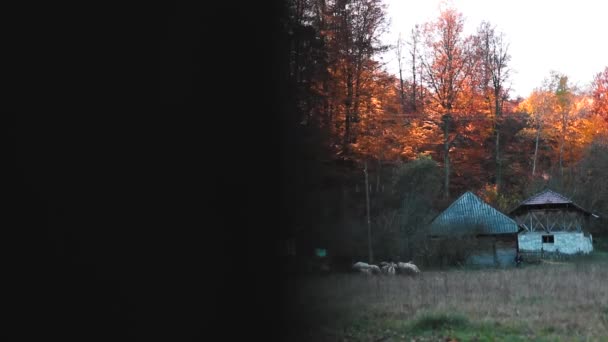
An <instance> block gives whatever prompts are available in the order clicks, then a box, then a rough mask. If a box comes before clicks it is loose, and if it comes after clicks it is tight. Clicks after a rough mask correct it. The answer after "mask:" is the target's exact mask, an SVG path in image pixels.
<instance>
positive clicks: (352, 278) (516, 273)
mask: <svg viewBox="0 0 608 342" xmlns="http://www.w3.org/2000/svg"><path fill="white" fill-rule="evenodd" d="M284 303H285V305H286V308H285V310H286V315H287V316H286V317H287V319H288V321H289V325H288V327H287V328H289V330H290V336H287V337H286V340H287V341H451V340H455V341H505V340H506V341H530V340H533V341H608V253H606V252H602V251H596V252H595V253H594V254H593V255H592V256H590V257H583V258H580V259H578V260H574V261H570V262H568V263H542V264H539V265H528V266H523V267H521V268H511V269H487V270H449V271H427V272H425V271H424V270H423V275H422V276H420V277H418V278H409V277H400V276H397V277H387V276H375V277H369V276H364V275H360V274H333V275H326V276H316V277H300V278H292V279H290V282H289V286H288V287H287V293H286V297H285V299H284Z"/></svg>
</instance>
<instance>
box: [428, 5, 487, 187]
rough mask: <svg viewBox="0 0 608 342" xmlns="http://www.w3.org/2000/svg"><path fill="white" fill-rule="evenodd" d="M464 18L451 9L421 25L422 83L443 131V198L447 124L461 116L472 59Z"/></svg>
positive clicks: (447, 165) (447, 173)
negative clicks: (424, 84) (427, 89)
mask: <svg viewBox="0 0 608 342" xmlns="http://www.w3.org/2000/svg"><path fill="white" fill-rule="evenodd" d="M463 26H464V17H463V15H462V14H461V13H459V12H457V11H456V10H455V9H446V10H442V11H441V13H440V15H439V18H438V19H437V20H436V21H434V22H430V23H426V24H425V25H424V30H423V32H424V49H425V51H424V54H423V56H422V60H421V65H422V70H423V80H424V82H425V83H426V85H427V87H428V88H429V90H430V99H431V101H432V108H429V109H430V110H431V111H432V112H433V114H435V115H439V116H440V117H441V124H440V125H441V126H442V127H443V131H444V137H443V145H444V149H443V154H444V156H443V157H444V163H443V164H444V165H443V166H444V196H445V198H448V197H449V194H450V156H449V151H450V147H451V146H450V145H451V141H450V124H451V121H452V120H453V114H455V113H457V112H462V108H463V107H464V105H463V103H462V102H463V100H464V97H463V95H464V91H465V89H466V86H467V82H468V81H469V78H470V75H471V71H472V70H473V67H474V65H475V61H476V59H475V58H474V55H473V53H472V48H471V42H472V39H471V37H465V36H464V34H463Z"/></svg>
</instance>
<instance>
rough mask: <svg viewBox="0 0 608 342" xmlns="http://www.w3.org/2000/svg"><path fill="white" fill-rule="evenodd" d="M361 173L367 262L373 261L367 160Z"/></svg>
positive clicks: (371, 262)
mask: <svg viewBox="0 0 608 342" xmlns="http://www.w3.org/2000/svg"><path fill="white" fill-rule="evenodd" d="M363 173H365V204H366V207H367V253H368V258H369V263H370V264H373V263H374V252H373V250H372V223H371V220H370V217H369V183H368V180H367V179H368V176H367V160H366V161H365V168H364V169H363Z"/></svg>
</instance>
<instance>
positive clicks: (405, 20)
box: [383, 0, 608, 98]
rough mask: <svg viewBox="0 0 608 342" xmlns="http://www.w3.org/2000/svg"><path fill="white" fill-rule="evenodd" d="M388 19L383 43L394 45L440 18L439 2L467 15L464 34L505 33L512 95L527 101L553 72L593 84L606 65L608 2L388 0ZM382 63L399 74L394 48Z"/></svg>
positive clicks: (580, 0) (607, 55)
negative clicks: (488, 29) (482, 28)
mask: <svg viewBox="0 0 608 342" xmlns="http://www.w3.org/2000/svg"><path fill="white" fill-rule="evenodd" d="M385 3H386V4H387V5H388V8H387V12H388V16H389V18H390V19H389V20H390V26H389V32H387V33H386V34H385V35H384V39H383V40H384V42H385V43H387V44H392V45H395V44H396V42H397V38H398V35H399V33H400V32H401V34H402V36H404V37H407V35H408V33H409V32H410V31H411V29H412V27H413V26H414V25H415V24H422V23H425V22H428V21H432V20H434V19H436V18H437V17H438V15H439V8H440V7H439V6H440V4H441V3H447V4H449V5H450V6H451V7H454V8H455V9H456V10H458V11H459V12H461V13H462V14H463V15H464V18H465V23H464V31H465V34H472V33H474V32H475V31H476V29H477V27H478V26H479V24H480V23H481V22H482V21H483V20H485V21H489V22H490V23H491V24H493V25H494V26H496V30H497V31H498V32H503V33H504V34H505V38H506V42H507V43H508V44H509V51H510V54H511V62H510V67H511V69H512V73H511V82H510V83H511V89H512V90H511V97H512V98H515V97H517V96H521V97H524V98H525V97H527V96H528V95H529V94H530V92H531V91H532V90H533V89H534V88H536V87H539V86H540V85H541V84H542V81H543V79H545V78H546V77H547V76H548V75H549V73H550V71H551V70H555V71H557V72H560V73H563V74H565V75H567V76H568V79H569V80H570V82H572V84H573V85H577V86H579V87H586V86H589V84H590V83H591V81H592V80H593V77H594V76H595V75H596V74H597V73H599V72H600V71H602V70H603V69H604V68H605V67H606V66H608V39H607V38H608V37H607V36H608V3H605V4H604V3H603V1H598V0H576V1H565V0H510V1H505V0H502V1H498V0H451V1H445V0H385ZM383 60H384V61H385V62H387V65H386V68H387V70H388V71H389V72H390V73H393V74H395V75H398V67H397V58H396V56H395V52H394V50H393V51H391V52H389V53H387V54H385V55H384V56H383Z"/></svg>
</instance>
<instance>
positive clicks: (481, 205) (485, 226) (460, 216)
mask: <svg viewBox="0 0 608 342" xmlns="http://www.w3.org/2000/svg"><path fill="white" fill-rule="evenodd" d="M517 231H518V227H517V223H516V222H515V221H513V219H511V218H510V217H508V216H506V215H505V214H503V213H501V212H500V211H498V210H496V209H494V208H492V207H491V206H490V205H489V204H487V203H485V202H484V201H483V200H481V199H480V198H479V197H477V196H475V194H473V193H472V192H470V191H467V192H465V193H464V194H463V195H462V196H460V197H459V198H458V199H457V200H456V201H454V202H453V203H452V204H451V205H450V206H449V207H448V208H447V209H446V210H444V211H443V212H442V213H440V214H439V215H437V216H436V217H435V218H434V219H433V221H431V224H430V235H459V234H471V233H472V234H514V233H517Z"/></svg>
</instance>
